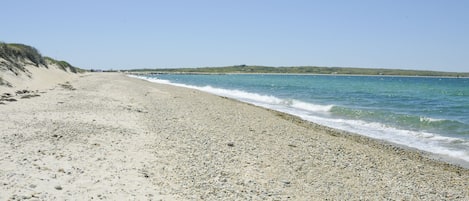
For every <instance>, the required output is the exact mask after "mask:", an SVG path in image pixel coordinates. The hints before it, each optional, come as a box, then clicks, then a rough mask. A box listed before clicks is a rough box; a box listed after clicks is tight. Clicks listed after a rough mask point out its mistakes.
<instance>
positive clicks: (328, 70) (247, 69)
mask: <svg viewBox="0 0 469 201" xmlns="http://www.w3.org/2000/svg"><path fill="white" fill-rule="evenodd" d="M129 71H130V72H149V73H287V74H329V75H331V74H332V75H333V74H338V75H397V76H445V77H469V73H455V72H439V71H421V70H399V69H372V68H345V67H317V66H298V67H269V66H249V65H236V66H227V67H203V68H173V69H136V70H129Z"/></svg>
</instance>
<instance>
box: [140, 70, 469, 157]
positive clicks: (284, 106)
mask: <svg viewBox="0 0 469 201" xmlns="http://www.w3.org/2000/svg"><path fill="white" fill-rule="evenodd" d="M134 77H137V78H141V79H145V80H148V81H151V82H155V83H160V84H169V85H173V86H179V87H185V88H191V89H196V90H200V91H204V92H208V93H212V94H216V95H219V96H225V97H229V98H233V99H237V100H240V101H243V102H248V103H251V104H254V105H258V106H261V107H265V108H269V109H273V110H277V111H280V112H285V113H288V114H291V115H295V116H298V117H300V118H302V119H304V120H307V121H311V122H314V123H318V124H321V125H325V126H328V127H331V128H335V129H340V130H345V131H348V132H352V133H358V134H361V135H364V136H368V137H371V138H375V139H381V140H385V141H388V142H392V143H396V144H400V145H404V146H408V147H412V148H417V149H420V150H423V151H427V152H429V153H435V154H440V155H445V156H449V157H453V158H456V159H461V160H464V161H466V162H467V163H469V151H467V149H464V148H462V149H457V147H467V146H469V140H466V139H460V138H453V137H447V136H442V135H439V134H434V133H429V132H423V131H411V130H403V129H398V128H394V127H390V126H387V125H384V124H382V123H378V122H368V121H363V120H354V119H342V118H337V117H335V118H334V117H330V115H327V114H329V113H330V111H331V110H332V109H333V108H334V105H319V104H312V103H307V102H303V101H299V100H295V99H282V98H278V97H275V96H271V95H262V94H257V93H251V92H246V91H242V90H232V89H222V88H216V87H212V86H202V87H200V86H193V85H187V84H181V83H173V82H171V81H169V80H163V79H157V78H152V77H139V76H134ZM420 121H421V122H438V121H443V120H441V119H433V118H429V117H420ZM455 144H456V146H455Z"/></svg>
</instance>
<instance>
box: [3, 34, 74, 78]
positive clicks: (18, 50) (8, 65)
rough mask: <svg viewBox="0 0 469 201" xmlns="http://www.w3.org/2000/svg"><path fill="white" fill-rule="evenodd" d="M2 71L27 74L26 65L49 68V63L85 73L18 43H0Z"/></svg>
mask: <svg viewBox="0 0 469 201" xmlns="http://www.w3.org/2000/svg"><path fill="white" fill-rule="evenodd" d="M0 58H1V59H3V60H4V61H3V60H0V70H1V69H6V70H9V71H11V72H13V73H15V74H16V75H18V74H19V73H20V72H25V71H26V69H25V68H24V65H25V64H26V63H28V62H32V64H33V65H35V66H37V67H40V66H44V67H46V68H47V67H48V62H49V63H53V64H57V65H58V66H59V67H60V68H62V69H63V70H67V69H68V70H70V71H71V72H74V73H77V72H83V70H82V69H79V68H77V67H74V66H72V65H70V64H69V63H67V62H65V61H57V60H55V59H52V58H50V57H43V56H42V55H41V54H40V53H39V51H38V50H37V49H36V48H34V47H31V46H28V45H24V44H17V43H4V42H0Z"/></svg>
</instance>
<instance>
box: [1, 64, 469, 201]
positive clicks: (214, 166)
mask: <svg viewBox="0 0 469 201" xmlns="http://www.w3.org/2000/svg"><path fill="white" fill-rule="evenodd" d="M69 82H70V85H64V86H65V87H63V86H58V85H54V86H53V87H50V88H48V89H47V90H44V91H43V92H45V93H40V96H38V97H32V98H28V99H18V101H16V102H6V103H5V104H4V105H0V114H2V120H1V121H0V127H1V128H2V134H1V138H0V153H1V154H0V167H2V168H1V169H0V200H8V199H16V198H19V199H23V198H24V199H26V198H27V199H31V200H65V199H67V200H91V199H104V200H160V199H162V200H288V199H290V200H324V199H330V200H387V199H391V200H468V199H469V190H468V189H469V171H468V170H467V169H462V168H458V167H455V166H452V165H448V164H444V163H440V162H435V161H431V160H429V159H426V158H425V157H422V155H421V154H419V153H417V152H412V151H406V150H402V149H399V148H396V147H393V146H391V145H386V144H381V143H378V142H376V141H374V140H370V139H368V138H364V137H357V136H350V135H344V134H341V133H340V132H338V131H335V130H332V129H327V128H324V127H322V126H317V125H314V124H310V123H307V122H303V121H300V120H298V119H297V118H294V117H292V116H289V115H285V114H282V113H278V112H272V111H269V110H265V109H262V108H258V107H254V106H251V105H248V104H245V103H240V102H237V101H233V100H229V99H225V98H221V97H218V96H214V95H210V94H206V93H202V92H199V91H194V90H190V89H184V88H177V87H172V86H167V85H159V84H154V83H150V82H146V81H143V80H138V79H134V78H129V77H126V76H125V75H122V74H109V73H101V74H99V73H88V74H83V75H80V76H77V78H72V79H70V80H69ZM71 89H76V90H71Z"/></svg>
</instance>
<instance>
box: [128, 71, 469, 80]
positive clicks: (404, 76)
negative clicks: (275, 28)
mask: <svg viewBox="0 0 469 201" xmlns="http://www.w3.org/2000/svg"><path fill="white" fill-rule="evenodd" d="M125 74H129V75H137V76H139V75H157V74H182V75H308V76H343V77H346V76H350V77H355V76H357V77H398V78H406V77H410V78H435V79H438V78H445V79H469V76H466V77H457V76H428V75H426V76H419V75H366V74H363V75H362V74H317V73H206V72H164V71H162V72H125Z"/></svg>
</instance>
